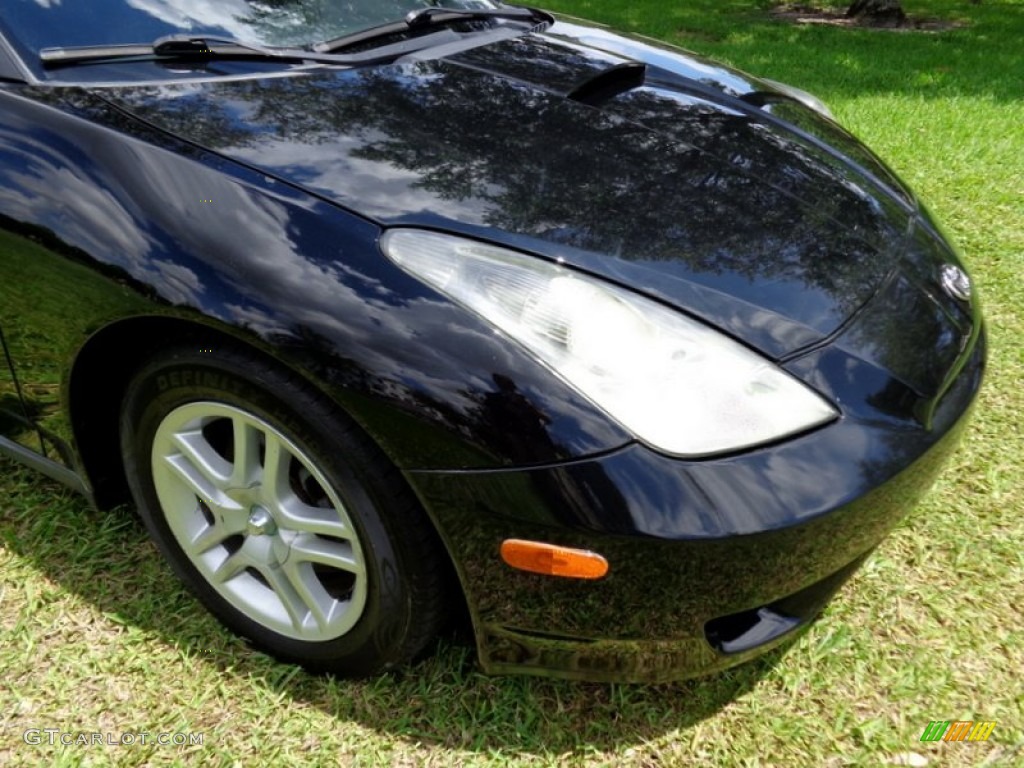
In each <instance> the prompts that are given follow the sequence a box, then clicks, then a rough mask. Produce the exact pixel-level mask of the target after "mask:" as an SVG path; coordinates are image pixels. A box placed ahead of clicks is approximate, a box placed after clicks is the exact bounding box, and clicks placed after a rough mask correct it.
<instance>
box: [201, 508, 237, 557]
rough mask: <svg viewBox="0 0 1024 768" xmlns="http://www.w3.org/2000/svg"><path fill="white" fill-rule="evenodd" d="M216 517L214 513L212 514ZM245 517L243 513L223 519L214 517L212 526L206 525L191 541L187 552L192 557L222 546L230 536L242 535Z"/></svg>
mask: <svg viewBox="0 0 1024 768" xmlns="http://www.w3.org/2000/svg"><path fill="white" fill-rule="evenodd" d="M214 515H215V517H216V513H214ZM245 528H246V517H245V515H244V513H237V512H236V513H235V514H233V515H226V516H225V517H224V519H220V517H216V520H215V522H214V524H213V525H208V526H206V528H204V529H203V530H202V531H200V532H199V533H198V534H197V535H196V536H195V538H193V539H192V541H191V542H190V544H189V546H188V547H187V550H188V552H189V554H191V555H193V556H197V555H201V554H203V553H205V552H209V551H210V550H211V549H213V548H214V547H216V546H218V545H219V544H223V543H224V542H225V541H227V540H228V539H229V538H231V537H232V536H237V535H238V534H240V533H244V532H245Z"/></svg>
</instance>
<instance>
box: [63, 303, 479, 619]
mask: <svg viewBox="0 0 1024 768" xmlns="http://www.w3.org/2000/svg"><path fill="white" fill-rule="evenodd" d="M154 340H157V341H156V342H155V341H154ZM160 340H164V341H163V344H164V345H169V344H174V345H178V346H180V345H182V344H189V343H195V344H196V345H197V346H201V347H204V348H205V347H211V348H224V347H230V348H232V349H235V350H238V351H241V352H246V353H249V354H253V355H256V356H259V357H261V358H263V359H264V360H265V361H266V362H267V363H268V364H270V365H273V366H276V367H278V368H286V369H287V371H288V372H289V373H290V374H292V375H294V376H298V377H299V378H300V379H301V380H302V383H303V384H305V385H306V386H309V387H311V388H312V389H314V390H315V391H316V392H317V393H319V394H320V395H322V396H323V397H325V398H328V399H330V400H331V401H332V402H333V403H334V404H335V407H337V408H339V409H341V405H339V404H338V403H337V400H336V398H332V397H331V396H330V394H329V393H328V392H326V391H325V389H324V388H323V387H322V386H320V385H319V384H318V383H317V382H316V381H315V379H313V378H311V377H310V376H309V375H308V374H306V373H304V372H303V371H302V369H301V368H300V367H297V366H291V365H287V364H286V363H283V362H282V361H281V360H280V359H279V358H278V357H276V356H275V355H274V354H273V353H272V351H271V350H269V349H268V348H267V347H266V346H264V345H261V344H259V343H255V342H254V340H252V339H248V338H245V337H244V336H241V335H239V334H237V333H231V332H229V331H228V330H225V329H222V328H219V327H216V326H214V325H211V324H207V323H203V322H198V321H196V320H192V319H186V318H180V317H167V316H158V315H148V316H135V317H131V318H126V319H122V320H118V321H115V322H114V323H111V324H110V325H107V326H105V327H103V328H102V329H100V330H99V331H97V332H96V333H94V334H93V335H92V336H90V337H89V339H88V340H87V341H86V343H85V344H84V345H83V346H82V347H81V348H80V349H79V351H78V353H77V354H76V356H75V358H74V360H73V362H72V364H71V367H70V372H69V374H68V376H67V379H66V381H67V384H66V389H65V402H66V403H67V404H68V414H69V421H70V427H71V432H72V435H73V437H74V442H75V446H76V449H77V450H76V453H77V460H78V462H79V467H78V470H79V474H80V475H81V476H82V478H83V480H84V483H85V486H86V488H87V489H88V492H89V496H90V498H91V500H92V502H93V504H94V505H95V506H96V507H97V508H99V509H101V510H110V509H113V508H114V507H116V506H118V505H121V504H125V503H130V502H131V494H130V491H129V489H128V481H127V477H126V475H125V469H124V464H123V461H122V458H121V448H120V434H119V423H120V413H121V407H122V403H123V401H124V397H125V395H126V393H127V390H128V386H129V384H130V382H131V380H132V378H133V377H134V375H135V374H136V373H137V372H138V371H139V370H140V369H141V368H142V367H143V366H144V365H145V364H146V362H147V361H148V360H150V359H151V358H152V356H153V354H154V352H155V351H156V350H157V349H159V348H160V346H161V341H160ZM343 412H345V414H346V416H348V417H349V418H350V419H351V418H353V416H352V414H349V413H347V411H344V409H343ZM353 420H354V421H356V423H357V424H358V419H353ZM360 428H362V427H360ZM364 431H365V430H364ZM371 440H372V437H371ZM373 442H376V441H373ZM410 489H411V491H412V493H413V495H415V496H417V497H418V496H419V494H418V493H416V489H415V488H412V487H411V488H410ZM419 503H420V505H421V507H423V509H424V512H425V513H426V516H427V519H429V520H430V524H431V527H432V528H433V529H434V532H435V534H436V535H437V538H438V540H439V543H440V545H441V547H442V549H443V551H444V556H445V560H446V562H447V564H448V569H449V576H450V577H449V578H448V580H447V581H448V584H449V588H454V589H455V590H456V591H457V593H458V600H459V601H460V603H461V605H460V606H459V607H458V608H457V609H455V610H453V611H452V618H453V619H454V620H455V621H456V622H457V623H458V625H459V626H465V625H466V624H469V623H471V621H472V619H471V618H470V610H469V606H468V604H467V603H466V592H465V588H464V585H463V584H462V578H463V574H462V573H461V570H460V569H459V568H458V567H457V565H456V564H455V561H454V559H453V556H452V547H451V544H450V542H449V541H448V538H447V536H446V535H445V532H444V531H443V530H442V529H441V528H440V526H439V525H438V523H437V520H435V519H434V515H433V514H432V512H431V511H430V509H429V508H427V507H426V506H425V505H423V502H422V499H420V500H419Z"/></svg>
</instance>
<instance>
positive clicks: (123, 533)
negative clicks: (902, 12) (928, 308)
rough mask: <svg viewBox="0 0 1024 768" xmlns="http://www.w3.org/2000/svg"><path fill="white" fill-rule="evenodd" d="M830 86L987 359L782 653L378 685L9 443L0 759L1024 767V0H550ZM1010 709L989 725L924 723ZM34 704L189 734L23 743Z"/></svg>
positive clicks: (456, 666)
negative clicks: (866, 556)
mask: <svg viewBox="0 0 1024 768" xmlns="http://www.w3.org/2000/svg"><path fill="white" fill-rule="evenodd" d="M547 5H548V6H549V7H552V8H554V9H556V10H559V11H563V12H566V13H572V14H575V15H579V16H585V17H590V18H593V19H596V20H599V21H603V22H607V23H610V24H612V25H615V26H618V27H622V28H625V29H627V30H631V31H634V32H638V33H643V34H648V35H653V36H657V37H660V38H662V39H665V40H668V41H670V42H673V43H677V44H680V45H683V46H685V47H687V48H691V49H694V50H697V51H700V52H702V53H707V54H710V55H712V56H715V57H718V58H721V59H723V60H726V61H728V62H729V63H731V64H733V65H735V66H738V67H741V68H744V69H749V70H753V71H756V72H757V73H759V74H763V75H765V76H767V77H772V78H775V79H778V80H783V81H788V82H791V83H793V84H795V85H798V86H801V87H804V88H806V89H808V90H811V91H813V92H815V93H817V94H818V95H819V96H821V97H822V98H824V99H825V100H826V101H827V102H828V103H829V104H830V105H831V107H832V108H833V110H834V111H835V113H836V114H837V116H838V117H839V118H840V120H841V121H842V122H843V123H845V124H846V125H847V126H848V127H850V128H851V129H852V130H853V131H854V132H855V133H857V134H858V135H859V136H861V137H862V138H863V139H865V140H866V141H867V143H868V144H869V145H871V146H872V147H873V148H875V149H876V150H877V151H878V152H879V154H881V155H882V156H883V157H884V158H886V159H887V160H888V161H889V162H890V164H891V165H892V166H893V167H894V168H895V169H896V170H897V171H898V172H899V173H900V174H901V175H902V176H903V177H904V178H905V179H906V180H907V181H908V182H909V183H910V184H911V186H912V187H914V188H915V190H916V191H917V192H919V193H920V195H921V196H922V197H923V199H924V200H926V201H927V203H928V204H929V206H930V207H931V208H932V210H933V211H934V212H935V213H936V215H937V216H938V217H939V218H940V219H941V220H942V221H943V222H944V223H945V225H946V227H947V229H948V230H949V232H950V234H951V236H952V238H953V239H954V240H955V241H956V242H957V243H958V244H959V245H960V246H961V248H962V249H963V250H964V252H965V253H966V255H967V259H968V263H969V264H970V265H971V267H972V271H973V274H974V277H975V279H976V281H977V282H978V284H979V285H980V289H981V291H982V294H983V296H984V300H985V305H986V310H987V317H988V320H989V324H990V330H991V343H992V354H991V369H990V373H989V376H988V380H987V383H986V387H985V390H984V393H983V395H982V398H981V403H980V407H979V408H978V410H977V414H976V417H975V420H974V423H973V426H972V429H971V431H970V434H969V436H968V438H967V440H966V442H965V444H964V446H963V449H962V451H961V452H960V453H959V454H958V455H957V457H956V458H955V460H954V463H953V464H952V465H951V466H950V467H949V468H948V470H947V472H946V473H945V475H944V478H943V479H942V480H941V482H940V483H939V484H938V486H937V487H936V488H935V489H934V490H933V491H932V492H931V493H930V495H929V496H928V497H927V498H926V499H925V501H924V502H922V503H921V504H920V505H919V507H918V508H917V509H916V510H915V511H914V512H913V513H912V514H911V516H910V517H909V518H908V520H907V521H906V522H905V523H904V524H903V525H902V526H901V527H900V528H899V529H898V530H897V531H896V532H895V533H894V534H893V535H892V536H891V537H890V538H889V539H888V540H887V541H886V542H885V543H884V544H883V545H882V547H881V548H880V549H879V550H878V552H877V553H876V555H875V556H874V557H873V558H872V559H871V560H870V561H869V562H868V564H867V565H866V566H865V568H864V569H863V570H862V571H861V572H860V573H859V574H858V575H857V576H856V577H855V578H854V579H853V581H852V582H851V583H850V584H849V585H848V586H847V587H846V588H845V589H844V591H843V592H842V593H841V595H840V596H839V597H838V599H837V600H836V601H835V602H834V603H833V604H832V606H831V607H830V608H829V610H828V612H827V613H826V615H825V617H824V618H823V619H822V621H821V622H820V623H819V624H817V625H816V626H815V627H814V628H813V629H812V630H811V631H810V632H809V633H808V634H807V635H806V636H805V637H803V638H802V639H801V640H800V641H799V642H798V643H797V644H796V645H795V646H794V647H792V648H791V649H790V650H789V651H788V652H787V653H785V654H774V655H771V656H769V657H768V658H766V659H765V660H763V661H760V662H756V663H755V664H752V665H748V666H745V667H742V668H740V669H737V670H734V671H732V672H730V673H728V674H725V675H721V676H718V677H713V678H709V679H704V680H698V681H691V682H687V683H682V684H677V685H671V686H656V687H642V686H608V685H581V684H571V683H561V682H555V681H547V680H535V679H529V678H488V677H485V676H483V675H481V674H479V673H478V672H477V671H475V668H474V666H473V656H472V653H471V652H470V650H469V649H467V648H466V647H464V646H462V645H459V644H456V643H451V642H446V643H443V644H442V645H441V647H440V648H439V649H438V651H437V653H436V654H435V655H433V656H432V657H430V658H428V659H427V660H426V661H425V662H424V663H422V664H420V665H419V666H417V667H415V668H413V669H410V670H407V671H405V672H403V673H401V674H396V675H392V676H385V677H381V678H378V679H374V680H369V681H363V682H355V683H350V682H339V681H330V680H324V679H317V678H312V677H309V676H307V675H305V674H304V673H301V672H299V671H297V670H296V669H295V668H292V667H289V666H285V665H280V664H276V663H274V662H272V661H271V660H270V659H268V658H266V657H265V656H262V655H260V654H258V653H254V652H252V651H250V650H248V649H247V648H246V647H245V646H244V645H243V644H242V643H240V642H239V641H236V640H234V639H233V638H232V637H230V636H229V635H228V634H227V633H226V632H225V631H223V630H222V629H220V628H219V626H218V625H217V624H216V623H215V622H214V621H213V620H212V619H210V618H208V617H207V616H206V614H205V613H204V612H203V611H202V610H201V608H200V607H199V606H198V605H197V604H196V603H195V602H194V601H193V600H192V599H191V598H190V597H188V596H187V595H186V594H184V593H183V591H182V589H181V588H180V587H179V586H178V585H177V583H176V582H175V581H174V580H173V579H172V577H171V575H170V572H169V570H168V569H167V568H166V567H165V566H164V565H163V564H162V563H161V562H160V561H159V559H158V558H157V555H156V552H155V550H154V548H153V547H152V546H151V545H150V544H149V543H148V542H147V541H146V539H145V536H144V532H143V530H142V528H141V526H140V525H139V523H138V522H136V521H135V520H134V518H133V517H132V516H131V515H130V514H129V513H128V512H126V511H122V512H120V513H116V514H113V515H109V514H100V513H96V512H94V511H91V510H90V509H88V508H87V506H86V505H85V504H84V503H83V502H82V501H81V500H80V499H78V498H76V497H74V496H72V495H70V494H68V493H67V492H65V491H62V490H61V489H60V488H59V487H58V486H56V485H54V484H52V483H50V482H49V481H47V480H45V479H40V478H39V477H38V476H36V475H34V474H32V473H30V472H28V471H25V470H22V469H20V468H17V467H15V466H14V465H12V464H10V463H7V462H0V765H5V766H12V765H67V766H78V765H108V764H114V765H136V764H151V765H170V764H174V763H180V764H186V763H187V764H190V765H191V764H196V765H226V766H227V765H257V764H259V765H264V764H265V765H276V764H296V765H298V764H314V765H315V764H324V765H337V764H342V765H399V766H413V765H416V766H418V765H436V766H450V765H488V766H498V765H534V764H555V763H563V764H567V765H609V766H619V765H630V766H666V765H670V766H675V765H679V766H690V765H692V766H698V765H721V766H785V767H788V766H809V767H813V768H819V767H821V766H824V767H826V768H838V767H839V766H880V765H890V764H900V763H899V761H900V760H901V759H902V760H904V761H906V760H908V759H909V755H910V754H911V753H916V754H918V755H920V756H922V757H923V758H925V759H927V760H928V764H929V765H932V766H940V765H941V766H960V765H963V766H967V765H972V766H973V765H1006V766H1014V765H1017V766H1020V765H1024V694H1022V690H1024V685H1022V678H1024V631H1022V627H1024V608H1022V606H1024V586H1022V584H1024V547H1022V546H1021V543H1022V542H1024V491H1022V485H1024V429H1022V427H1021V416H1020V415H1021V414H1022V413H1024V394H1022V392H1024V387H1022V386H1021V381H1022V380H1024V352H1022V350H1024V344H1022V339H1024V317H1022V311H1021V308H1022V306H1024V300H1022V298H1021V292H1020V283H1021V281H1020V275H1021V274H1022V273H1024V47H1022V46H1021V41H1022V40H1024V2H1022V1H1021V0H1016V1H1013V2H1011V1H1010V0H1004V1H1003V2H996V0H984V2H983V3H982V4H980V5H974V4H969V3H967V2H965V1H962V0H957V1H956V2H953V1H952V0H929V1H928V2H924V1H922V2H915V1H913V0H910V1H909V2H907V3H906V7H907V9H908V11H909V12H911V13H916V14H919V15H928V16H944V17H948V18H957V19H960V20H963V21H966V22H968V24H967V25H966V26H963V27H961V28H958V29H952V30H948V31H945V32H941V33H936V34H906V33H899V32H889V31H859V30H840V29H834V28H828V27H821V26H815V27H795V26H789V25H785V24H781V23H777V22H774V21H771V20H770V19H769V18H768V16H767V15H766V8H767V3H764V2H757V1H756V0H750V1H749V2H743V1H741V0H723V1H722V2H718V1H716V0H691V1H690V2H675V3H669V2H664V0H662V1H660V2H655V1H654V0H614V1H613V0H600V2H598V1H597V0H576V1H574V2H573V1H570V0H552V1H551V2H548V3H547ZM934 719H985V720H996V721H998V726H997V727H996V729H995V731H994V733H993V735H992V738H991V739H990V741H989V742H988V743H985V744H941V743H940V744H929V745H925V744H922V743H920V742H919V741H918V739H919V737H920V735H921V732H922V730H923V729H924V727H925V725H926V724H927V723H928V721H930V720H934ZM27 728H59V729H61V730H66V731H75V732H92V731H110V732H113V733H117V734H120V733H122V732H128V733H138V732H151V733H157V732H162V731H166V732H177V731H201V732H203V734H204V744H203V745H202V746H201V747H191V748H185V749H179V748H174V747H143V746H139V745H136V746H131V747H128V746H125V747H111V746H89V747H59V746H58V747H51V746H48V745H45V744H44V745H41V746H29V745H26V744H25V743H23V741H22V736H21V734H22V733H23V732H24V730H25V729H27Z"/></svg>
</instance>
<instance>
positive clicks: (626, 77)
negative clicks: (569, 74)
mask: <svg viewBox="0 0 1024 768" xmlns="http://www.w3.org/2000/svg"><path fill="white" fill-rule="evenodd" d="M646 77H647V65H646V64H641V63H640V62H637V61H628V62H626V63H625V64H619V65H618V66H615V67H612V68H611V69H606V70H604V71H603V72H601V73H599V74H597V75H595V76H594V77H590V78H588V79H586V80H584V81H583V82H582V83H579V84H578V85H577V86H575V87H574V88H573V89H572V90H571V91H569V93H568V94H567V97H568V98H570V99H572V100H573V101H577V102H579V103H580V104H587V105H589V106H591V107H597V106H600V105H601V104H604V103H605V102H606V101H611V100H612V99H614V98H615V97H616V96H618V95H620V94H623V93H625V92H626V91H631V90H633V89H634V88H639V87H640V86H642V85H643V84H644V80H645V79H646Z"/></svg>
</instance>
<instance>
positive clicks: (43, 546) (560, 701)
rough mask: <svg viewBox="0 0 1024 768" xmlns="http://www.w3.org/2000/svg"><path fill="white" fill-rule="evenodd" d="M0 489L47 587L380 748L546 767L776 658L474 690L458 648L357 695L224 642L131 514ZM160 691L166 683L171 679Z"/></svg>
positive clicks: (0, 536) (493, 681)
mask: <svg viewBox="0 0 1024 768" xmlns="http://www.w3.org/2000/svg"><path fill="white" fill-rule="evenodd" d="M0 476H2V477H3V478H4V486H6V489H5V490H6V494H5V505H4V507H3V509H4V513H3V515H0V542H2V543H3V545H4V546H5V547H7V548H8V549H10V550H11V551H13V552H15V553H16V554H17V555H18V556H20V557H21V558H23V559H25V560H26V561H28V562H30V563H31V564H32V565H33V567H35V568H36V569H37V570H38V571H39V572H41V573H42V574H44V575H45V577H46V578H48V579H50V580H52V581H53V582H54V583H55V584H58V585H60V587H61V588H63V589H64V590H66V591H67V592H69V593H71V594H74V595H76V596H79V597H81V598H83V599H84V600H86V601H88V602H89V603H90V604H92V605H93V606H95V607H96V608H97V609H98V610H99V611H101V612H102V613H103V614H104V616H106V617H108V619H109V620H112V621H114V622H116V623H118V624H124V625H127V626H132V627H136V628H138V629H141V630H142V631H144V632H146V633H147V634H152V635H153V636H155V637H156V638H159V640H160V641H162V642H164V643H167V644H168V645H170V646H173V647H175V648H176V649H177V650H178V651H179V652H180V653H182V654H183V655H185V656H189V657H193V658H195V659H201V660H202V663H204V664H209V665H211V666H212V667H214V668H215V671H216V673H217V674H218V675H224V676H227V677H229V678H230V677H235V678H239V679H242V680H246V681H250V683H249V684H251V681H257V682H258V683H259V684H261V685H264V686H266V688H267V689H268V690H271V691H273V692H275V693H281V694H284V695H286V696H288V697H290V698H291V699H293V700H295V701H297V702H301V703H305V704H308V705H312V706H314V707H317V708H318V709H320V710H321V711H322V712H324V713H325V714H327V715H329V716H330V717H332V718H334V719H335V720H337V721H339V725H342V724H343V723H344V722H355V723H358V724H359V725H361V726H363V727H366V728H370V729H373V730H374V731H376V732H377V733H380V734H382V735H386V736H387V737H389V738H390V739H402V740H407V741H411V742H420V743H424V744H435V745H441V746H445V747H452V748H458V749H464V750H470V751H492V750H501V751H506V752H517V753H532V754H540V755H548V756H557V755H564V754H566V753H585V752H587V751H593V750H599V751H606V750H613V749H616V748H618V747H620V746H630V745H635V744H640V743H642V742H645V741H649V740H651V739H656V738H658V737H660V736H663V735H664V734H665V733H668V732H670V731H673V730H675V729H685V728H687V727H689V726H692V725H694V724H696V723H699V722H700V721H702V720H704V719H706V718H708V717H710V716H711V715H713V714H715V713H716V712H717V711H719V710H720V709H721V708H723V707H724V706H726V705H727V704H728V703H730V702H731V701H733V700H734V699H735V698H737V697H738V696H741V695H743V694H744V693H746V692H747V691H749V690H751V689H752V688H753V687H754V686H755V685H756V684H757V683H758V681H759V680H761V679H762V678H763V677H764V676H765V674H767V673H768V672H769V671H770V670H771V669H772V667H773V666H774V665H775V664H776V663H777V662H778V660H779V659H780V658H781V656H782V651H778V650H777V651H774V652H772V653H770V654H768V655H767V656H765V657H763V658H762V659H761V660H759V661H756V662H753V663H751V664H747V665H744V666H742V667H740V668H738V669H735V670H732V671H729V672H727V673H724V674H720V675H717V676H714V677H709V678H704V679H698V680H691V681H687V682H682V683H676V684H671V685H657V686H641V685H605V684H586V683H572V682H566V681H558V680H547V679H542V678H534V677H515V676H510V677H488V676H485V675H483V674H481V673H480V672H478V671H477V669H476V666H475V650H474V649H473V648H472V647H470V645H469V644H468V643H467V641H466V640H464V639H459V638H457V637H450V638H446V639H443V640H441V641H439V642H438V644H437V646H436V647H435V648H433V649H431V651H430V653H429V654H428V655H427V657H426V658H425V659H424V660H422V661H421V662H420V663H418V664H417V665H415V666H412V667H410V668H408V669H406V670H403V671H400V672H396V673H392V674H389V675H382V676H379V677H376V678H373V679H368V680H359V681H348V680H337V679H332V678H328V677H315V676H311V675H308V674H306V673H305V672H303V671H302V670H301V669H299V668H298V667H294V666H291V665H285V664H279V663H276V662H274V661H273V660H272V659H270V658H268V657H267V656H265V655H263V654H261V653H258V652H255V651H253V650H251V649H249V648H248V647H247V646H245V644H244V643H243V642H242V641H240V640H238V639H237V638H234V637H233V636H231V635H230V634H229V633H228V632H227V631H226V630H224V629H223V628H221V627H220V625H219V624H217V623H216V622H215V620H214V619H213V618H212V617H210V616H209V615H208V614H207V613H206V611H205V610H204V609H203V607H202V606H201V605H200V604H199V603H198V602H197V601H196V600H194V599H193V598H192V597H191V596H190V595H189V594H188V593H187V592H186V591H185V590H184V588H183V587H182V586H181V585H180V584H179V583H178V581H177V580H176V579H175V578H174V577H173V576H172V574H171V571H170V568H169V567H168V566H166V565H165V564H164V562H163V561H162V560H161V558H160V556H159V554H158V553H157V551H156V549H155V547H153V546H152V544H150V542H149V541H148V538H147V535H146V532H145V529H144V527H143V526H142V523H141V522H140V521H139V520H138V519H137V518H136V517H135V515H134V514H133V513H132V512H131V511H130V510H127V509H124V508H122V509H119V510H116V511H114V512H112V513H102V512H97V511H95V510H93V509H91V508H89V507H88V505H87V504H86V503H85V502H84V501H83V500H81V499H79V498H78V497H76V496H74V495H73V494H71V493H70V492H68V491H65V490H64V489H63V488H62V487H61V486H58V485H56V484H54V483H51V482H50V481H48V480H46V479H41V478H40V479H37V477H36V476H35V475H34V474H33V473H31V472H29V471H28V470H24V469H21V468H20V467H18V466H16V465H14V464H13V463H11V462H9V461H7V460H6V459H0ZM41 510H45V511H41ZM9 597H10V595H9ZM154 642H156V641H154ZM167 685H175V682H174V681H173V680H171V679H170V678H168V681H167ZM73 704H74V703H73V702H69V705H70V706H73ZM232 706H236V705H235V704H232ZM196 715H197V717H199V716H202V713H199V712H197V713H196Z"/></svg>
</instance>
